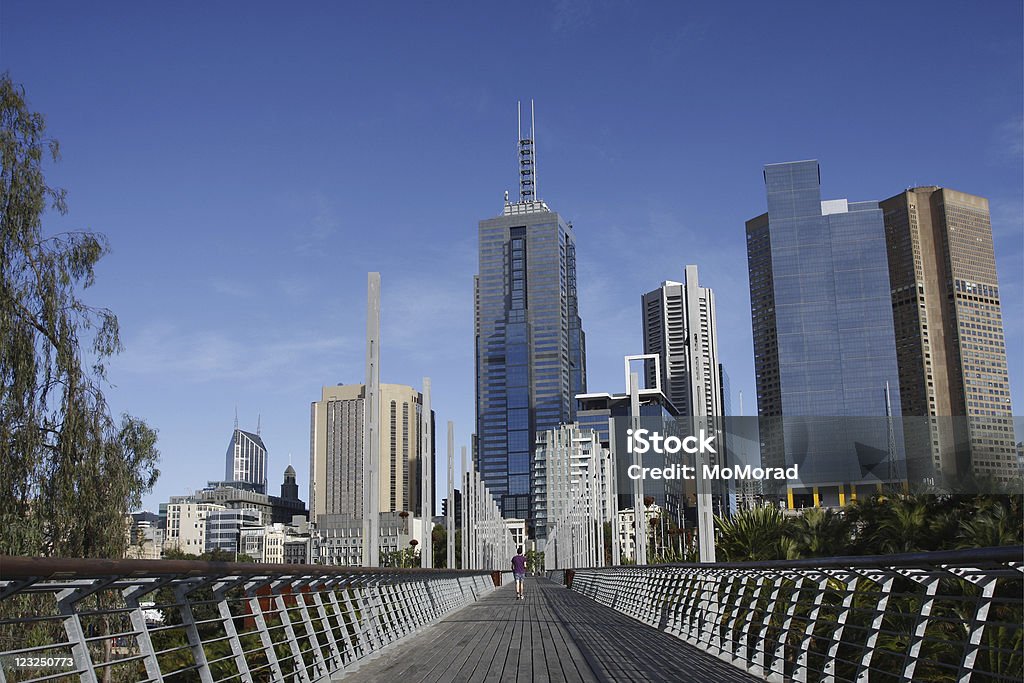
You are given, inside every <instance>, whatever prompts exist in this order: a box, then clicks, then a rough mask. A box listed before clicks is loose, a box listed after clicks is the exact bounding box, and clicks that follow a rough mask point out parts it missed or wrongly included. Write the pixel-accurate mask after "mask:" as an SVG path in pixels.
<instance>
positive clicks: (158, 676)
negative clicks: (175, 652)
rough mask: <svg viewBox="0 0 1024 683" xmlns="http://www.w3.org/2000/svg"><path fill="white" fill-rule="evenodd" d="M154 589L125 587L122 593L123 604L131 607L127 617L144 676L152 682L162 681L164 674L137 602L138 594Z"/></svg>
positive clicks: (150, 587) (143, 615) (147, 625)
mask: <svg viewBox="0 0 1024 683" xmlns="http://www.w3.org/2000/svg"><path fill="white" fill-rule="evenodd" d="M153 590H155V588H154V587H152V586H143V587H135V588H126V589H125V590H124V591H123V592H122V595H124V601H125V604H126V605H127V606H128V608H129V609H131V612H129V614H128V618H129V619H130V620H131V624H132V628H133V629H135V632H136V635H135V640H136V642H137V643H138V644H139V650H141V651H142V653H143V655H144V656H145V659H144V660H143V663H144V664H145V667H146V676H148V677H149V679H150V680H151V681H153V682H154V683H163V680H164V675H163V672H162V671H160V662H158V661H157V658H156V650H155V649H154V648H153V639H152V638H150V637H149V624H147V623H146V615H145V614H143V613H142V606H141V605H140V604H139V596H142V595H146V594H147V593H150V592H152V591H153Z"/></svg>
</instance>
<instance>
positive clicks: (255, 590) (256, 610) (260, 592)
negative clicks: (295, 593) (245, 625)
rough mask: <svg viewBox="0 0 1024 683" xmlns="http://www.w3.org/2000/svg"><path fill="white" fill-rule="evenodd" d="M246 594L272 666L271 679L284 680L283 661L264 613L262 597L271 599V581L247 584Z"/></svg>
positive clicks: (268, 661) (261, 642)
mask: <svg viewBox="0 0 1024 683" xmlns="http://www.w3.org/2000/svg"><path fill="white" fill-rule="evenodd" d="M245 592H246V595H248V596H249V597H248V600H249V612H250V614H252V618H253V621H254V622H255V624H256V630H257V632H258V633H259V634H260V644H262V645H263V656H265V657H266V658H267V663H268V665H269V666H270V673H271V680H275V681H281V680H284V673H283V672H282V671H281V662H280V661H279V660H278V658H277V651H276V650H274V640H273V639H272V638H271V637H270V629H268V628H267V620H266V618H265V617H264V615H263V605H262V604H261V603H260V598H261V597H264V599H267V600H269V599H270V597H269V596H270V586H269V582H265V581H260V582H253V583H250V584H248V585H247V586H246V589H245Z"/></svg>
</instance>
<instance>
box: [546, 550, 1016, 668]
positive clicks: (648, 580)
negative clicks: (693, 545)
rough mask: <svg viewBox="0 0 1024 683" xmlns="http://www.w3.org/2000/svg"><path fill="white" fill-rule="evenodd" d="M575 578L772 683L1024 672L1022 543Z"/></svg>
mask: <svg viewBox="0 0 1024 683" xmlns="http://www.w3.org/2000/svg"><path fill="white" fill-rule="evenodd" d="M565 583H566V584H568V585H569V586H570V588H571V589H572V590H573V591H575V592H578V593H581V594H583V595H585V596H587V597H590V598H592V599H593V600H595V601H596V602H598V603H600V604H603V605H607V606H609V607H612V608H613V609H616V610H618V611H620V612H622V613H624V614H627V615H628V616H631V617H633V618H634V619H637V620H639V621H641V622H643V623H646V624H649V625H650V626H653V627H655V628H658V629H660V630H663V631H666V632H668V633H671V634H673V635H675V636H676V637H678V638H679V639H681V640H683V641H685V642H687V643H690V644H691V645H693V646H695V647H697V648H699V649H702V650H704V651H705V652H708V653H710V654H713V655H715V656H717V657H719V658H721V659H723V660H725V661H727V662H730V663H732V664H733V665H734V666H736V667H737V668H740V669H743V670H744V671H746V672H748V673H750V674H753V675H755V676H759V677H763V678H765V679H766V680H795V681H812V680H813V681H818V680H822V681H825V680H827V681H850V682H856V683H862V682H863V681H865V680H874V678H875V677H876V676H877V677H878V678H879V679H880V680H881V679H884V680H892V681H900V682H901V683H912V682H914V683H916V682H917V681H930V680H935V681H947V680H956V681H958V682H959V683H968V682H969V681H971V680H972V678H973V679H975V680H977V679H982V680H985V681H1007V682H1009V681H1020V680H1022V679H1024V655H1022V654H1021V652H1020V642H1021V631H1022V630H1024V590H1022V584H1024V546H1019V545H1018V546H1004V547H995V548H973V549H966V550H952V551H939V552H928V553H902V554H895V555H876V556H869V557H836V558H811V559H806V560H795V561H787V560H774V561H763V562H722V563H708V564H665V565H644V566H636V565H623V566H616V567H595V568H589V569H576V570H573V571H572V572H571V574H570V573H569V572H566V577H565Z"/></svg>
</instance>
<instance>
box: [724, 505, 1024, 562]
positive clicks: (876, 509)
mask: <svg viewBox="0 0 1024 683" xmlns="http://www.w3.org/2000/svg"><path fill="white" fill-rule="evenodd" d="M716 525H717V527H718V532H717V537H716V540H715V543H716V545H717V547H718V550H719V555H720V558H719V559H725V560H729V561H735V562H744V561H752V560H787V559H789V560H793V559H800V558H811V557H840V556H844V555H888V554H893V553H908V552H926V551H932V550H954V549H957V548H987V547H993V546H1001V545H1020V544H1021V543H1024V497H1022V496H1020V495H1000V494H988V495H972V496H939V495H933V494H904V493H890V494H878V495H875V496H872V497H870V498H862V499H858V500H857V501H856V502H853V503H850V504H848V505H847V506H846V507H844V508H842V509H841V510H831V509H825V508H808V509H806V510H803V511H802V512H800V513H799V514H793V515H786V514H784V513H783V512H782V511H781V510H779V509H778V508H775V507H756V508H750V509H746V510H741V511H739V512H737V513H736V514H735V515H732V516H730V517H719V518H716Z"/></svg>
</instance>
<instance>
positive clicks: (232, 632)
mask: <svg viewBox="0 0 1024 683" xmlns="http://www.w3.org/2000/svg"><path fill="white" fill-rule="evenodd" d="M236 585H238V582H237V581H232V582H227V583H226V584H223V585H217V586H215V587H214V589H213V597H214V598H215V599H216V600H217V613H218V614H219V615H220V619H221V623H222V625H223V628H224V633H225V634H226V635H227V637H228V644H229V645H230V647H231V655H232V660H233V661H234V662H235V667H236V668H237V669H238V673H239V675H240V676H241V677H242V680H243V681H249V680H252V674H251V673H249V663H248V662H247V661H246V659H245V652H244V648H243V647H242V644H241V642H239V640H238V630H237V629H236V628H235V619H234V616H233V615H232V614H231V606H230V605H228V601H227V593H228V591H229V590H230V589H231V588H233V587H234V586H236Z"/></svg>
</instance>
